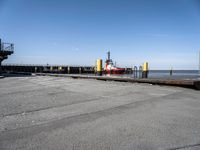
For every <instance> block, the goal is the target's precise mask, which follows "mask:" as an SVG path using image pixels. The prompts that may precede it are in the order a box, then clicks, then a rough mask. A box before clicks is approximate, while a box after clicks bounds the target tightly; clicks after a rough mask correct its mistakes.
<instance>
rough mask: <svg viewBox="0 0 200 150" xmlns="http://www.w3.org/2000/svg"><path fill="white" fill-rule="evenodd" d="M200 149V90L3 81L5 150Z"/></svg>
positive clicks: (1, 137)
mask: <svg viewBox="0 0 200 150" xmlns="http://www.w3.org/2000/svg"><path fill="white" fill-rule="evenodd" d="M4 149H9V150H15V149H24V150H29V149H42V150H47V149H52V150H55V149H59V150H62V149H63V150H133V149H142V150H145V149H147V150H149V149H150V150H151V149H152V150H156V149H159V150H160V149H184V150H186V149H187V150H188V149H192V150H197V149H200V92H199V91H195V90H192V89H185V88H178V87H166V86H154V85H149V84H132V83H123V82H108V81H97V80H88V79H70V78H62V77H42V76H40V77H39V76H36V77H7V78H3V79H1V80H0V150H4Z"/></svg>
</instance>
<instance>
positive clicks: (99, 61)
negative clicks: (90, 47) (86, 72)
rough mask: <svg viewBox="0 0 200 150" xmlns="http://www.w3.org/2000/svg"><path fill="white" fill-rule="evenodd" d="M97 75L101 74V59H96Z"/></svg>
mask: <svg viewBox="0 0 200 150" xmlns="http://www.w3.org/2000/svg"><path fill="white" fill-rule="evenodd" d="M97 75H100V76H101V75H102V59H97Z"/></svg>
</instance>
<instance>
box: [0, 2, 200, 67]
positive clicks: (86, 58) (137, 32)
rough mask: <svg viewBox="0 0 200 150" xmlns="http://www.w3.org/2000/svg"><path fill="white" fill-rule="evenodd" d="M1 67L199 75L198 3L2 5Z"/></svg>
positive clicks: (36, 3)
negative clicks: (8, 51)
mask: <svg viewBox="0 0 200 150" xmlns="http://www.w3.org/2000/svg"><path fill="white" fill-rule="evenodd" d="M0 38H2V40H3V41H5V42H13V43H14V44H15V53H14V54H13V55H12V56H10V57H9V59H8V60H6V61H4V63H23V64H47V63H48V64H64V65H94V62H95V60H96V59H97V58H102V59H103V60H104V61H105V59H106V52H107V51H108V50H109V51H111V58H113V60H114V61H116V62H117V64H118V65H120V66H126V67H131V66H133V65H136V66H139V65H141V64H142V63H143V62H144V61H148V62H149V64H150V68H151V69H169V68H170V67H171V66H172V67H173V68H174V69H198V53H199V51H200V0H0Z"/></svg>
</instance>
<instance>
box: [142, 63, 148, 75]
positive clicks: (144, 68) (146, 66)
mask: <svg viewBox="0 0 200 150" xmlns="http://www.w3.org/2000/svg"><path fill="white" fill-rule="evenodd" d="M148 72H149V69H148V62H144V64H143V67H142V78H148Z"/></svg>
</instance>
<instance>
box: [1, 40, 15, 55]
mask: <svg viewBox="0 0 200 150" xmlns="http://www.w3.org/2000/svg"><path fill="white" fill-rule="evenodd" d="M0 51H11V52H13V51H14V44H13V43H3V42H1V39H0Z"/></svg>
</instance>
